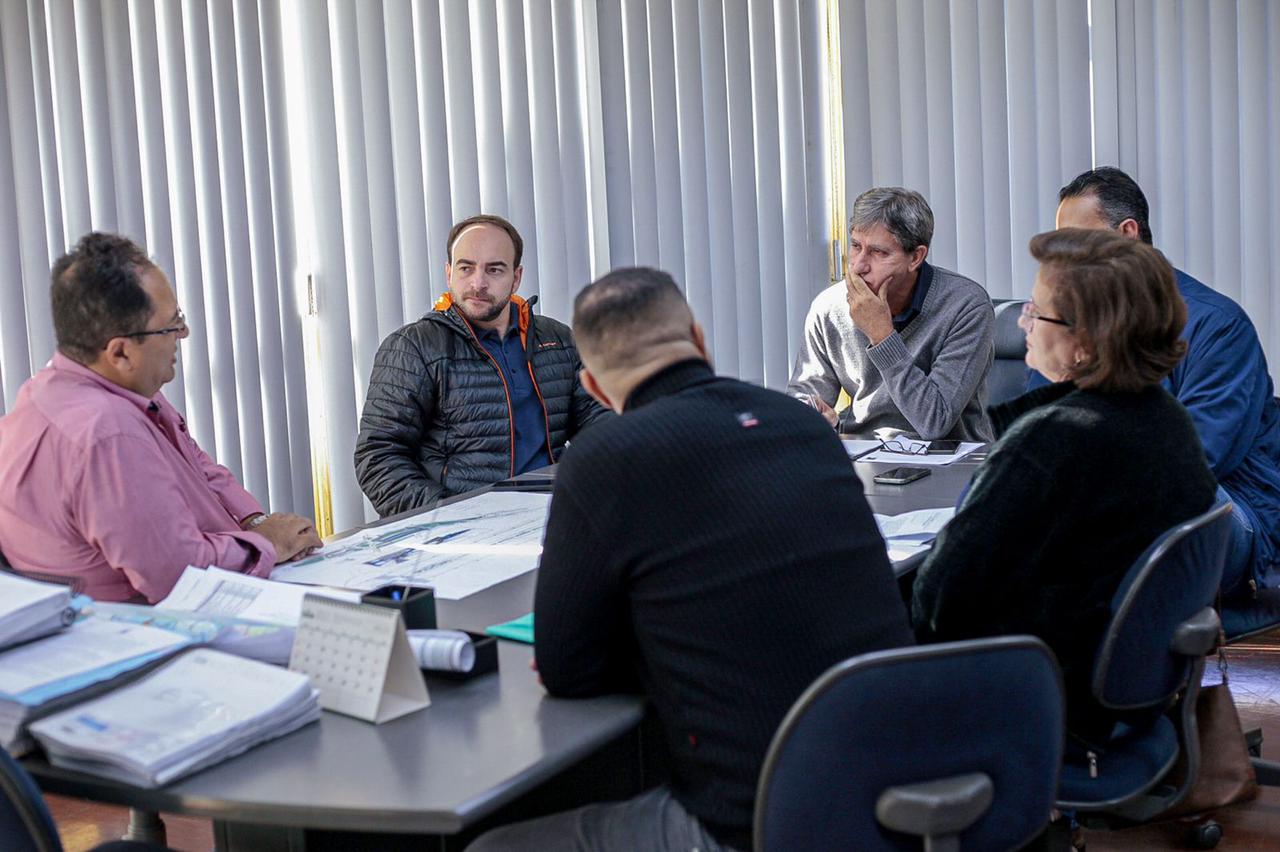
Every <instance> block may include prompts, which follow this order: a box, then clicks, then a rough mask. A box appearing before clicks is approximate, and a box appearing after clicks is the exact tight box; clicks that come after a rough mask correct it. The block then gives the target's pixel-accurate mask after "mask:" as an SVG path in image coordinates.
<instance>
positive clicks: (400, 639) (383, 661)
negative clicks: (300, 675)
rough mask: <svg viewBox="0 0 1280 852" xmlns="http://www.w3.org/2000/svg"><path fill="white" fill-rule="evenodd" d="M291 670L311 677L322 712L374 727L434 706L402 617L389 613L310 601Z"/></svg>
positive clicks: (306, 600) (309, 598)
mask: <svg viewBox="0 0 1280 852" xmlns="http://www.w3.org/2000/svg"><path fill="white" fill-rule="evenodd" d="M289 668H290V669H293V670H294V671H299V672H304V673H305V674H307V675H310V677H311V682H312V684H314V685H315V687H316V689H318V690H320V706H321V707H323V708H325V709H326V710H333V711H335V712H337V713H344V714H346V715H348V716H354V717H356V718H357V719H364V720H365V721H367V722H373V723H375V724H379V723H382V722H386V721H388V720H390V719H395V718H397V717H399V716H403V715H405V714H406V713H411V712H413V711H414V710H419V709H421V708H423V707H426V706H428V705H429V704H430V703H431V699H430V698H429V697H428V696H427V686H426V684H425V683H423V681H422V672H421V671H420V670H419V669H418V662H417V660H416V659H415V657H414V655H413V651H412V650H411V649H410V647H409V640H408V637H406V635H405V632H404V622H403V621H401V619H400V613H399V612H398V611H396V610H393V609H387V608H385V607H379V606H370V605H368V604H357V603H348V602H346V601H339V600H333V599H332V598H324V597H320V596H318V595H310V594H309V595H307V596H306V597H305V598H304V599H303V601H302V618H301V619H300V620H299V622H298V632H297V636H296V637H295V638H294V640H293V654H292V656H290V658H289Z"/></svg>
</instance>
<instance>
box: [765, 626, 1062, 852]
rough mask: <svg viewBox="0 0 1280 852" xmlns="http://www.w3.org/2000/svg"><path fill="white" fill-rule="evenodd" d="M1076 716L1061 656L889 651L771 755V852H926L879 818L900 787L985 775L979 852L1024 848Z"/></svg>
mask: <svg viewBox="0 0 1280 852" xmlns="http://www.w3.org/2000/svg"><path fill="white" fill-rule="evenodd" d="M1064 715H1065V711H1064V710H1063V693H1062V679H1061V674H1060V673H1059V671H1058V666H1057V662H1056V661H1055V660H1054V657H1053V654H1052V653H1051V652H1050V651H1049V649H1048V648H1047V647H1045V645H1044V644H1043V643H1041V642H1040V641H1039V640H1038V639H1035V638H1033V637H1030V636H1006V637H998V638H993V639H980V640H972V641H966V642H951V643H945V644H939V645H929V646H922V647H918V648H902V649H897V650H892V651H879V652H875V653H871V654H864V655H862V656H859V657H854V658H853V659H851V660H846V661H845V662H843V663H840V664H838V665H836V666H835V667H833V668H831V669H830V670H828V671H827V672H826V673H825V674H823V675H822V676H821V677H819V678H818V680H817V681H815V682H814V684H813V685H812V686H810V687H809V689H807V690H806V691H805V693H804V694H803V695H802V696H801V697H800V698H799V700H797V701H796V703H795V705H794V706H793V707H792V708H791V711H790V712H789V713H788V714H787V717H786V718H785V719H784V720H783V722H782V725H781V726H780V727H779V729H778V732H777V733H776V734H775V735H774V738H773V743H772V745H771V746H770V747H769V752H768V755H767V756H766V758H765V762H764V767H763V769H762V770H761V774H760V783H759V786H758V788H757V795H756V812H755V848H756V849H757V850H769V852H772V851H773V850H791V849H859V850H864V852H870V850H919V849H920V847H921V840H920V838H919V837H913V836H911V835H908V834H902V833H898V832H895V831H890V830H888V829H886V828H884V827H883V826H882V825H880V823H879V822H878V821H877V817H876V808H877V802H878V800H880V799H881V796H882V794H883V793H884V792H885V791H886V790H888V789H889V788H901V787H903V786H907V785H916V784H920V783H921V782H928V781H934V780H938V779H948V778H951V779H954V778H956V776H965V775H971V774H973V773H982V774H985V775H986V776H987V777H988V778H989V779H990V782H991V784H990V786H991V788H992V792H993V794H994V796H993V798H992V800H991V805H990V807H989V808H987V809H986V811H985V813H984V814H983V815H982V816H980V817H978V819H977V821H976V822H975V823H973V824H972V826H971V827H969V828H967V829H965V830H963V831H961V832H960V835H959V836H960V843H961V847H962V848H964V849H966V850H982V849H1012V848H1017V847H1020V846H1022V845H1023V844H1025V843H1026V842H1027V841H1029V840H1030V839H1031V838H1032V837H1034V836H1035V835H1036V834H1037V833H1038V832H1039V831H1040V830H1041V829H1042V828H1043V827H1044V825H1045V824H1046V822H1047V817H1048V813H1049V809H1050V808H1051V807H1052V804H1053V799H1054V794H1055V792H1056V790H1057V784H1058V771H1059V768H1060V763H1061V760H1062V747H1063V739H1064V730H1065V727H1064V725H1065V722H1064Z"/></svg>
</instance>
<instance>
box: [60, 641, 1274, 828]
mask: <svg viewBox="0 0 1280 852" xmlns="http://www.w3.org/2000/svg"><path fill="white" fill-rule="evenodd" d="M1228 657H1229V660H1230V666H1231V674H1230V682H1231V692H1232V694H1233V695H1234V696H1235V699H1236V704H1237V706H1238V708H1239V711H1240V720H1241V722H1242V723H1243V724H1244V725H1245V727H1257V726H1261V727H1262V730H1263V735H1264V737H1265V742H1264V745H1263V754H1264V755H1265V756H1266V757H1269V758H1271V759H1280V632H1278V633H1277V634H1274V635H1272V636H1270V637H1265V638H1262V639H1257V640H1253V641H1251V642H1249V643H1247V644H1243V645H1236V646H1233V647H1232V648H1231V649H1230V651H1229V652H1228ZM47 798H48V800H49V805H50V807H51V808H52V810H53V815H54V819H55V820H56V821H57V823H58V830H59V832H60V833H61V834H62V841H63V844H64V845H65V846H66V848H67V850H68V852H79V850H84V849H90V848H92V847H93V846H94V845H95V844H97V843H101V842H103V841H105V840H110V839H113V838H115V837H119V836H120V835H121V834H122V833H123V832H124V829H125V826H126V825H127V823H128V812H127V811H126V810H125V809H123V808H115V807H110V806H107V805H98V804H94V803H92V802H85V801H81V800H78V799H67V798H63V797H61V796H49V797H47ZM1217 820H1218V822H1219V823H1220V824H1221V825H1222V828H1223V832H1224V837H1223V840H1222V843H1221V844H1219V846H1218V849H1220V850H1222V852H1246V850H1248V852H1252V850H1268V852H1272V850H1276V849H1280V789H1277V788H1269V789H1268V788H1263V790H1262V792H1261V794H1260V795H1259V797H1258V799H1257V800H1256V801H1254V802H1250V803H1248V804H1244V805H1236V806H1233V807H1231V808H1227V809H1224V810H1222V811H1220V812H1219V813H1218V815H1217ZM165 825H166V826H167V828H168V832H169V845H170V846H172V847H173V848H175V849H179V850H183V852H188V850H190V852H208V850H210V849H212V848H213V832H212V830H211V829H210V826H209V823H208V822H207V821H205V820H198V819H192V818H189V817H177V816H168V817H166V818H165ZM1185 832H1186V829H1185V827H1184V826H1181V825H1179V824H1176V823H1175V824H1171V825H1158V826H1149V827H1145V828H1139V829H1129V830H1127V831H1117V832H1090V833H1089V836H1088V843H1089V850H1090V852H1109V850H1130V849H1142V850H1148V849H1150V850H1160V849H1186V848H1188V847H1187V844H1186V842H1185Z"/></svg>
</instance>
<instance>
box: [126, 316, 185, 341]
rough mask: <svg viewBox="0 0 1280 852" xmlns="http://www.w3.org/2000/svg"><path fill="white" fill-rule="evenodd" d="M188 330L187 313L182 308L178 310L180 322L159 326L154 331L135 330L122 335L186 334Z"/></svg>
mask: <svg viewBox="0 0 1280 852" xmlns="http://www.w3.org/2000/svg"><path fill="white" fill-rule="evenodd" d="M186 331H187V315H186V314H184V313H183V312H182V311H181V310H179V311H178V324H177V325H171V326H169V327H168V328H157V329H155V330H153V331H135V332H131V333H130V334H122V335H120V336H121V337H150V336H151V335H153V334H184V333H185V332H186Z"/></svg>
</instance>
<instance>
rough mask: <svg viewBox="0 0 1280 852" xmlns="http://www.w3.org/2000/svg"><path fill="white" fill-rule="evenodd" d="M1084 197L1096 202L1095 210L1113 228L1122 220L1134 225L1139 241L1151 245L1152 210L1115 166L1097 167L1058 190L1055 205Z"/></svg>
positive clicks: (1133, 184)
mask: <svg viewBox="0 0 1280 852" xmlns="http://www.w3.org/2000/svg"><path fill="white" fill-rule="evenodd" d="M1083 195H1092V196H1093V197H1094V198H1096V199H1098V209H1099V210H1101V211H1102V215H1103V216H1104V217H1105V218H1106V220H1107V224H1108V225H1110V226H1111V227H1112V228H1118V227H1120V223H1121V222H1123V221H1124V220H1125V219H1132V220H1133V221H1135V222H1137V223H1138V239H1140V240H1142V241H1143V242H1144V243H1146V244H1147V245H1151V222H1150V221H1149V220H1150V218H1151V207H1150V206H1149V205H1148V204H1147V197H1146V196H1145V195H1143V194H1142V188H1141V187H1139V186H1138V184H1137V181H1135V180H1134V179H1133V178H1131V177H1129V176H1128V175H1127V174H1125V173H1124V172H1122V171H1120V170H1119V169H1117V168H1116V167H1115V166H1098V168H1096V169H1090V170H1089V171H1087V172H1084V173H1083V174H1081V175H1078V176H1077V177H1076V179H1075V180H1073V181H1071V183H1069V184H1067V185H1066V186H1064V187H1063V188H1062V189H1060V190H1058V203H1059V204H1061V203H1062V202H1063V201H1066V200H1067V199H1068V198H1079V197H1080V196H1083Z"/></svg>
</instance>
